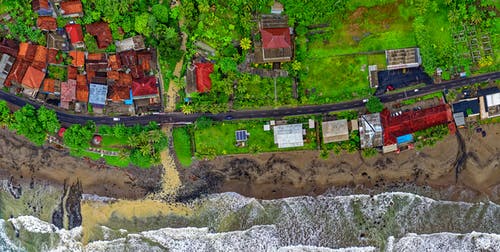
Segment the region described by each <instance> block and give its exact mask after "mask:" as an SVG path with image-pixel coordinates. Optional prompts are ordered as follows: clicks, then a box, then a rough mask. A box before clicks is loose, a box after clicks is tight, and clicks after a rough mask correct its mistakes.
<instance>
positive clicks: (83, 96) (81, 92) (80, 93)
mask: <svg viewBox="0 0 500 252" xmlns="http://www.w3.org/2000/svg"><path fill="white" fill-rule="evenodd" d="M84 78H85V76H84ZM76 100H77V101H79V102H88V101H89V87H88V86H87V83H84V84H78V81H77V85H76Z"/></svg>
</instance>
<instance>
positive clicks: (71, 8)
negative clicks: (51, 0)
mask: <svg viewBox="0 0 500 252" xmlns="http://www.w3.org/2000/svg"><path fill="white" fill-rule="evenodd" d="M59 5H60V7H61V15H62V16H63V17H83V6H82V1H80V0H66V1H62V2H61V3H60V4H59Z"/></svg>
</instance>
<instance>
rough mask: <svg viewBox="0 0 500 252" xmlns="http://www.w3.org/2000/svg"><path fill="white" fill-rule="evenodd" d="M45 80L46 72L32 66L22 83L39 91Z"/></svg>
mask: <svg viewBox="0 0 500 252" xmlns="http://www.w3.org/2000/svg"><path fill="white" fill-rule="evenodd" d="M43 78H45V73H44V72H42V71H41V70H39V69H36V68H34V67H32V66H30V67H28V70H27V71H26V74H25V75H24V78H23V80H22V81H21V83H22V85H23V86H24V87H27V88H31V89H39V88H40V85H42V81H43Z"/></svg>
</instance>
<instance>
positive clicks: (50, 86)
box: [42, 78, 56, 93]
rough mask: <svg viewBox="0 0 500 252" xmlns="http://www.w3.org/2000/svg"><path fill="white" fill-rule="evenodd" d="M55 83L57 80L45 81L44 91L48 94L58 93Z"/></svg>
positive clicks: (48, 79)
mask: <svg viewBox="0 0 500 252" xmlns="http://www.w3.org/2000/svg"><path fill="white" fill-rule="evenodd" d="M55 83H56V80H54V79H50V78H46V79H45V80H43V85H42V91H43V92H46V93H54V92H55V91H56V89H55Z"/></svg>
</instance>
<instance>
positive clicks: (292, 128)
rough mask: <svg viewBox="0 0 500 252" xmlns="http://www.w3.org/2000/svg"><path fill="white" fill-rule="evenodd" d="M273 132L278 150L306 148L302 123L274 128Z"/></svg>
mask: <svg viewBox="0 0 500 252" xmlns="http://www.w3.org/2000/svg"><path fill="white" fill-rule="evenodd" d="M273 130H274V143H275V144H277V145H278V148H289V147H299V146H304V138H303V137H302V124H301V123H297V124H287V125H279V126H274V128H273Z"/></svg>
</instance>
